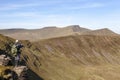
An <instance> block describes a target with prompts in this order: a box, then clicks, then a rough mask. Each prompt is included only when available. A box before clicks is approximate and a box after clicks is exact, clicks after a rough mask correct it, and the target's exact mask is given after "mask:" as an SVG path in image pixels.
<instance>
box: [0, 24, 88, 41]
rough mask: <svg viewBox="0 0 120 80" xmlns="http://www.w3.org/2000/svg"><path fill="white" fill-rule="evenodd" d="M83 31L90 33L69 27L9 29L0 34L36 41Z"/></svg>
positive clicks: (83, 30)
mask: <svg viewBox="0 0 120 80" xmlns="http://www.w3.org/2000/svg"><path fill="white" fill-rule="evenodd" d="M85 31H90V30H89V29H85V28H81V27H79V25H71V26H67V27H64V28H57V27H45V28H42V29H33V30H27V29H11V30H10V29H9V30H1V31H0V33H1V34H4V35H6V36H10V37H12V38H14V39H20V40H30V41H37V40H40V39H48V38H55V37H61V36H68V35H74V34H75V33H76V32H79V33H82V32H85ZM18 35H19V36H18Z"/></svg>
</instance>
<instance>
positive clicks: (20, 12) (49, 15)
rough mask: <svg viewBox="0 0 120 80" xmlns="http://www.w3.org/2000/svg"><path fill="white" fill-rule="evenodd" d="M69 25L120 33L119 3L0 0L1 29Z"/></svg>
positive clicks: (116, 0) (119, 0)
mask: <svg viewBox="0 0 120 80" xmlns="http://www.w3.org/2000/svg"><path fill="white" fill-rule="evenodd" d="M69 25H80V26H81V27H84V28H89V29H101V28H109V29H111V30H113V31H114V32H117V33H120V0H0V29H9V28H26V29H38V28H42V27H46V26H47V27H48V26H57V27H65V26H69Z"/></svg>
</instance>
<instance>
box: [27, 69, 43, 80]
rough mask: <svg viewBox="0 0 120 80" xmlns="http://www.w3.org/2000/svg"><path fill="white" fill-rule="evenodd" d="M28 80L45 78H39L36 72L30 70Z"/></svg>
mask: <svg viewBox="0 0 120 80" xmlns="http://www.w3.org/2000/svg"><path fill="white" fill-rule="evenodd" d="M28 76H29V77H28V79H29V80H44V79H43V78H41V77H39V76H38V75H37V74H36V73H35V72H33V71H32V70H30V69H29V70H28Z"/></svg>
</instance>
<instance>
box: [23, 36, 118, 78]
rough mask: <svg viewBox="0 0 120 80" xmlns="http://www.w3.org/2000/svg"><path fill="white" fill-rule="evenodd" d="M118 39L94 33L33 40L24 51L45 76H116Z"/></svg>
mask: <svg viewBox="0 0 120 80" xmlns="http://www.w3.org/2000/svg"><path fill="white" fill-rule="evenodd" d="M119 41H120V36H95V35H77V36H68V37H60V38H54V39H46V40H41V41H38V42H34V43H33V44H34V48H32V50H28V49H26V51H27V52H26V53H28V52H29V53H28V54H25V55H26V56H27V57H28V60H27V61H28V62H27V64H28V65H29V66H30V67H31V68H32V69H33V71H34V72H36V73H37V74H38V75H39V76H42V78H43V79H45V80H56V79H57V80H89V79H91V80H93V79H95V80H102V79H103V80H109V79H111V80H113V79H115V80H117V79H120V77H119V76H118V75H119V74H120V69H119V67H120V66H119V65H120V62H119V61H120V42H119ZM31 54H32V55H31ZM32 56H34V57H32ZM116 65H117V66H116ZM110 75H111V76H110Z"/></svg>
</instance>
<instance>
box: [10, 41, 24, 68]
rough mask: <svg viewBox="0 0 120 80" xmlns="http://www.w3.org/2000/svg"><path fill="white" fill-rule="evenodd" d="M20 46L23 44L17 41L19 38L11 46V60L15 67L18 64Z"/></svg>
mask: <svg viewBox="0 0 120 80" xmlns="http://www.w3.org/2000/svg"><path fill="white" fill-rule="evenodd" d="M22 47H23V45H22V44H21V43H20V42H19V40H16V41H15V43H14V44H13V46H12V48H11V52H12V56H13V62H14V63H13V64H14V66H15V67H17V66H18V65H19V62H20V54H21V48H22Z"/></svg>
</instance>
